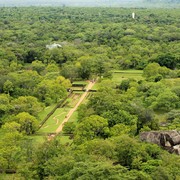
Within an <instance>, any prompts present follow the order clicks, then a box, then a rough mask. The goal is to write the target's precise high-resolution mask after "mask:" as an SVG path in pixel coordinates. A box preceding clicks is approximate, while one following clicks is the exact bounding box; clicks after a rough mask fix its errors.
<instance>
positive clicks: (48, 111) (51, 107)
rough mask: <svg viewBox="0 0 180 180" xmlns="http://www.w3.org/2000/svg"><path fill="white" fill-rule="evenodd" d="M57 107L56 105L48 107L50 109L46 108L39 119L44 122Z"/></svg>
mask: <svg viewBox="0 0 180 180" xmlns="http://www.w3.org/2000/svg"><path fill="white" fill-rule="evenodd" d="M55 106H56V104H53V105H51V106H48V107H46V108H44V110H43V111H41V112H40V113H39V114H38V115H39V118H40V119H41V120H43V119H44V118H45V117H46V116H47V114H49V113H50V112H51V111H52V110H53V108H54V107H55Z"/></svg>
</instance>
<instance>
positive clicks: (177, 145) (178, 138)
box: [140, 130, 180, 155]
mask: <svg viewBox="0 0 180 180" xmlns="http://www.w3.org/2000/svg"><path fill="white" fill-rule="evenodd" d="M140 139H141V141H145V142H149V143H153V144H157V145H159V146H161V147H163V148H164V149H166V150H168V151H169V152H171V153H176V154H178V155H179V154H180V133H179V132H178V131H176V130H172V131H150V132H142V133H140Z"/></svg>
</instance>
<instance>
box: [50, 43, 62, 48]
mask: <svg viewBox="0 0 180 180" xmlns="http://www.w3.org/2000/svg"><path fill="white" fill-rule="evenodd" d="M61 47H62V46H61V45H60V44H57V43H54V44H51V45H46V48H47V49H54V48H61Z"/></svg>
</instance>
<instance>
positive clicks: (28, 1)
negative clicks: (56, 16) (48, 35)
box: [0, 0, 180, 7]
mask: <svg viewBox="0 0 180 180" xmlns="http://www.w3.org/2000/svg"><path fill="white" fill-rule="evenodd" d="M164 2H169V5H174V2H176V3H178V6H179V2H180V0H163V1H162V0H161V1H160V0H159V1H154V0H8V1H4V0H0V6H1V7H2V6H75V7H77V6H81V7H82V6H88V7H94V6H98V7H100V6H102V7H111V6H112V7H143V6H147V7H148V6H150V7H151V6H156V5H157V4H158V5H159V4H161V5H163V3H164ZM160 7H161V6H160ZM175 7H177V4H176V6H175Z"/></svg>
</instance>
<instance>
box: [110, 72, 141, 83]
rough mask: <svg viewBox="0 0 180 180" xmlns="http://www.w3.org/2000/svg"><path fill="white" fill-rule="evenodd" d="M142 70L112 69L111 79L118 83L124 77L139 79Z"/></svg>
mask: <svg viewBox="0 0 180 180" xmlns="http://www.w3.org/2000/svg"><path fill="white" fill-rule="evenodd" d="M142 73H143V71H141V70H119V71H113V78H112V80H113V81H114V82H115V83H120V82H121V81H122V80H124V79H128V78H133V79H135V80H137V81H138V80H141V79H143V77H142Z"/></svg>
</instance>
